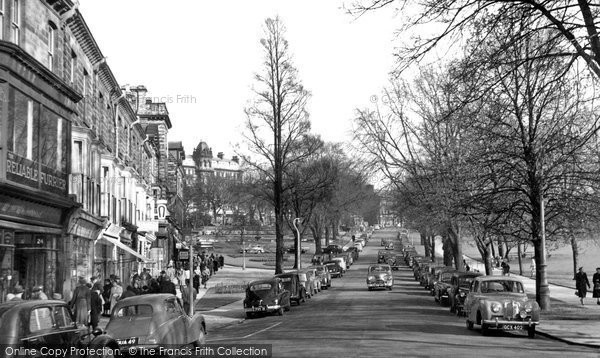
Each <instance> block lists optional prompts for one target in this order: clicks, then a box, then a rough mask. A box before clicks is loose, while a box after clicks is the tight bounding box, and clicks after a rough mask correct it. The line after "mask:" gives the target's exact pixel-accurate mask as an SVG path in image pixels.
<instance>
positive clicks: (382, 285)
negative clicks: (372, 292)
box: [367, 282, 394, 288]
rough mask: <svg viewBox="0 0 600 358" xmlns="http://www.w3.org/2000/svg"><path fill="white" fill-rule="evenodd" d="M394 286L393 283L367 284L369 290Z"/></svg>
mask: <svg viewBox="0 0 600 358" xmlns="http://www.w3.org/2000/svg"><path fill="white" fill-rule="evenodd" d="M393 285H394V283H393V282H367V287H368V288H386V287H392V286H393Z"/></svg>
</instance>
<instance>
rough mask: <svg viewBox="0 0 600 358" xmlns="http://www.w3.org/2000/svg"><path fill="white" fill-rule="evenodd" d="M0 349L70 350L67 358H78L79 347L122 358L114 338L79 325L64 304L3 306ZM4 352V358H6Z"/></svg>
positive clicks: (15, 303) (42, 302)
mask: <svg viewBox="0 0 600 358" xmlns="http://www.w3.org/2000/svg"><path fill="white" fill-rule="evenodd" d="M0 332H2V333H1V334H0V346H3V347H12V348H23V349H32V350H33V349H35V350H37V351H38V352H39V351H40V349H41V348H48V347H55V348H59V347H60V348H67V349H69V350H68V351H67V354H65V355H64V356H74V357H78V356H79V354H74V351H72V350H71V348H72V347H75V348H81V349H85V348H93V349H104V351H106V352H107V353H111V352H112V355H114V356H117V355H119V352H118V350H119V345H118V344H117V341H115V340H114V339H113V338H112V337H111V336H109V335H107V334H104V332H103V331H102V330H101V329H99V328H97V329H95V330H93V331H91V332H90V331H89V330H88V328H87V327H83V326H77V324H76V322H75V320H74V319H73V313H72V312H71V309H70V308H69V306H68V305H67V304H66V303H65V302H64V301H58V300H30V301H9V302H6V303H3V304H1V305H0ZM7 354H8V353H6V349H2V352H0V357H5V356H6V355H7Z"/></svg>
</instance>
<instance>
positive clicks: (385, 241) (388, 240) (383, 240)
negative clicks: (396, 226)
mask: <svg viewBox="0 0 600 358" xmlns="http://www.w3.org/2000/svg"><path fill="white" fill-rule="evenodd" d="M389 242H390V239H381V246H383V247H385V246H386V245H387V244H388V243H389Z"/></svg>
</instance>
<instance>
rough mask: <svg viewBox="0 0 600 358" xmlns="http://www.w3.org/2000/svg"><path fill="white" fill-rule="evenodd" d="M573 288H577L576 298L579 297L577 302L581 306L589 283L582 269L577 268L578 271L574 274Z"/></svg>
mask: <svg viewBox="0 0 600 358" xmlns="http://www.w3.org/2000/svg"><path fill="white" fill-rule="evenodd" d="M574 280H575V287H576V288H577V296H579V300H580V301H581V304H584V303H583V299H584V298H585V296H586V294H587V289H588V288H590V281H588V278H587V275H586V273H585V272H583V267H580V268H579V271H578V272H577V273H576V274H575V279H574Z"/></svg>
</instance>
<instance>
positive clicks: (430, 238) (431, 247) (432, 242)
mask: <svg viewBox="0 0 600 358" xmlns="http://www.w3.org/2000/svg"><path fill="white" fill-rule="evenodd" d="M428 241H429V254H430V255H431V256H430V257H431V261H432V262H435V235H429V236H428Z"/></svg>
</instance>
